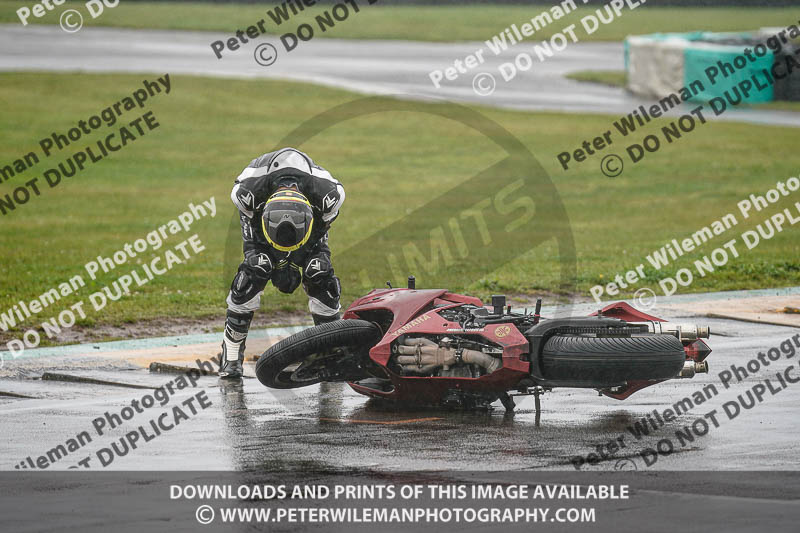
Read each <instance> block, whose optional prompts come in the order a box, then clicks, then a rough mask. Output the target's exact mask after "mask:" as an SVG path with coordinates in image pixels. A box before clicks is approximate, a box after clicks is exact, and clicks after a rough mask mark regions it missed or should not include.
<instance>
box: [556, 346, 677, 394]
mask: <svg viewBox="0 0 800 533" xmlns="http://www.w3.org/2000/svg"><path fill="white" fill-rule="evenodd" d="M685 361H686V354H685V352H684V351H683V345H682V344H681V341H679V340H678V339H677V337H674V336H672V335H646V336H641V337H580V336H561V335H556V336H554V337H552V338H550V339H549V340H548V341H547V343H545V346H544V349H543V350H542V373H543V375H544V377H545V378H547V379H550V380H564V381H591V382H595V383H597V385H598V386H602V385H604V384H617V383H621V382H625V381H634V380H664V379H670V378H674V377H675V376H676V375H677V374H678V373H679V372H680V371H681V368H683V364H684V362H685Z"/></svg>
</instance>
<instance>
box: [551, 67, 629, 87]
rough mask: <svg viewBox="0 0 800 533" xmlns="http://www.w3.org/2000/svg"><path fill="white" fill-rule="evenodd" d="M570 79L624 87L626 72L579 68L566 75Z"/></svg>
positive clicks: (626, 79) (626, 80) (626, 81)
mask: <svg viewBox="0 0 800 533" xmlns="http://www.w3.org/2000/svg"><path fill="white" fill-rule="evenodd" d="M566 77H567V78H569V79H571V80H576V81H584V82H589V83H599V84H601V85H609V86H611V87H625V85H626V84H627V83H628V74H627V73H626V72H625V71H624V70H579V71H577V72H570V73H569V74H567V76H566Z"/></svg>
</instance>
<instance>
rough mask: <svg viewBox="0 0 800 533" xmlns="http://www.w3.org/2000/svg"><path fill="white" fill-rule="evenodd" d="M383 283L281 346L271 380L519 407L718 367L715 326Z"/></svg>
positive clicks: (610, 392) (415, 401)
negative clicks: (551, 308)
mask: <svg viewBox="0 0 800 533" xmlns="http://www.w3.org/2000/svg"><path fill="white" fill-rule="evenodd" d="M413 280H414V278H413V277H410V278H409V285H408V288H388V289H375V290H373V291H371V292H369V293H368V294H367V295H366V296H363V297H362V298H359V299H358V300H356V301H354V302H353V303H352V304H351V305H350V307H348V308H347V310H346V312H345V313H344V315H343V317H342V320H338V321H335V322H330V323H327V324H321V325H319V326H315V327H312V328H308V329H306V330H303V331H301V332H299V333H296V334H294V335H292V336H290V337H287V338H285V339H283V340H281V341H280V342H278V343H276V344H275V345H273V346H272V347H270V348H269V349H268V350H267V351H265V352H264V353H263V354H262V355H261V357H260V358H259V359H258V362H257V363H256V375H257V376H258V379H259V380H260V381H261V383H263V384H264V385H266V386H267V387H271V388H276V389H292V388H296V387H305V386H309V385H313V384H316V383H320V382H348V383H349V385H350V387H352V388H353V389H354V390H355V391H356V392H359V393H361V394H364V395H366V396H369V397H372V398H379V399H383V400H389V401H394V402H397V403H398V404H400V405H409V406H411V405H417V406H437V407H450V408H461V409H476V408H490V404H491V403H493V402H495V401H497V400H498V399H499V400H500V401H501V402H502V404H503V406H504V407H505V409H506V410H507V411H512V410H513V409H514V405H515V404H514V401H513V398H512V396H516V395H527V394H533V395H535V396H536V411H537V414H538V412H539V395H540V393H542V392H544V391H550V390H552V389H554V388H559V387H572V388H588V389H596V390H598V391H599V392H600V393H602V394H604V395H606V396H609V397H611V398H615V399H618V400H624V399H626V398H628V397H629V396H630V395H631V394H633V393H634V392H636V391H639V390H641V389H643V388H645V387H649V386H651V385H654V384H656V383H659V382H661V381H665V380H669V379H675V378H691V377H693V376H694V375H695V374H697V373H705V372H708V364H707V362H706V361H705V359H706V357H707V356H708V354H709V353H711V349H710V348H709V347H708V345H707V344H706V343H705V342H704V341H703V340H702V339H704V338H708V336H709V329H708V328H707V327H698V326H694V325H679V324H672V323H669V322H665V321H663V320H662V319H660V318H657V317H654V316H650V315H648V314H645V313H642V312H640V311H638V310H636V309H634V308H633V307H631V306H629V305H628V304H626V303H624V302H620V303H615V304H611V305H608V306H606V307H605V308H603V309H602V310H600V311H598V312H596V313H594V314H593V315H590V316H587V317H580V318H554V319H542V318H541V317H540V315H539V312H540V309H541V300H539V301H538V302H537V305H536V310H535V312H533V313H532V314H528V313H527V312H526V313H513V312H511V306H506V301H505V297H504V296H493V297H492V304H491V306H488V307H485V306H484V305H483V303H482V302H481V301H480V300H479V299H477V298H474V297H471V296H464V295H461V294H455V293H451V292H448V291H447V290H444V289H426V290H418V289H416V288H415V284H414V281H413Z"/></svg>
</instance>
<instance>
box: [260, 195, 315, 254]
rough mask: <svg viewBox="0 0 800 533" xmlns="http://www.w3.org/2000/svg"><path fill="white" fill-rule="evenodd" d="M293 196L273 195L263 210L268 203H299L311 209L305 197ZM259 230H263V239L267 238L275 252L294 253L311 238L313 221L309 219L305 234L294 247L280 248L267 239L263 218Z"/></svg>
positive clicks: (267, 234)
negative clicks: (309, 222)
mask: <svg viewBox="0 0 800 533" xmlns="http://www.w3.org/2000/svg"><path fill="white" fill-rule="evenodd" d="M299 196H300V195H298V196H295V195H294V194H292V193H288V194H274V195H272V197H271V198H270V199H269V200H267V203H266V204H264V209H266V206H267V205H269V203H270V202H299V203H301V204H305V205H307V206H308V207H311V204H310V203H309V202H308V200H306V199H305V197H299ZM261 228H262V229H263V230H264V237H266V238H267V242H268V243H269V244H270V245H271V246H272V247H273V248H275V249H276V250H280V251H281V252H294V251H295V250H297V249H299V248H301V247H302V246H303V245H304V244H305V243H306V242H308V239H309V237H311V230H312V229H313V228H314V219H313V218H312V219H311V224H309V225H308V229H307V230H306V234H305V235H303V238H302V239H301V240H300V242H298V243H297V244H295V245H294V246H281V245H280V244H278V243H276V242H274V241H273V240H272V239H270V238H269V232H268V231H267V226H266V224H265V223H264V217H261Z"/></svg>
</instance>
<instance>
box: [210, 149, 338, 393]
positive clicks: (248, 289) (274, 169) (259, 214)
mask: <svg viewBox="0 0 800 533" xmlns="http://www.w3.org/2000/svg"><path fill="white" fill-rule="evenodd" d="M344 198H345V194H344V188H343V187H342V184H341V183H339V182H338V181H337V180H336V179H334V178H333V176H331V174H330V172H328V171H327V170H325V169H324V168H322V167H320V166H319V165H316V164H315V163H314V161H313V160H312V159H311V158H310V157H308V156H307V155H306V154H304V153H303V152H301V151H299V150H296V149H294V148H284V149H281V150H278V151H275V152H270V153H267V154H264V155H262V156H261V157H258V158H256V159H254V160H253V161H252V162H251V163H250V164H249V165H247V167H246V168H245V169H244V170H243V171H242V173H241V174H240V175H239V177H238V178H236V181H235V184H234V186H233V190H232V191H231V200H233V203H234V204H235V205H236V207H237V208H238V209H239V219H240V222H241V226H242V239H243V241H244V247H243V248H244V261H242V264H241V265H239V270H238V272H237V273H236V276H235V277H234V279H233V283H232V284H231V289H230V292H229V293H228V298H227V304H228V311H227V315H226V320H225V333H224V337H223V342H222V358H221V361H220V372H219V373H220V376H221V377H225V378H240V377H241V376H242V361H243V359H244V350H245V339H246V337H247V332H248V330H249V329H250V321H251V320H252V318H253V313H254V311H256V310H257V309H258V308H259V305H260V303H261V293H262V292H263V290H264V287H265V286H266V284H267V282H269V281H272V284H273V285H274V286H275V287H276V288H277V289H278V290H279V291H281V292H284V293H287V294H288V293H292V292H294V290H295V289H297V287H298V286H299V285H300V283H301V282H302V284H303V289H304V290H305V292H306V294H307V295H308V308H309V310H310V311H311V316H312V317H313V319H314V324H321V323H324V322H331V321H334V320H338V319H339V310H340V306H339V295H340V292H341V286H340V284H339V278H337V277H336V276H335V275H334V272H333V265H332V264H331V252H330V249H329V248H328V229H329V228H330V226H331V224H332V223H333V221H334V220H335V219H336V217H337V216H338V214H339V208H340V207H341V206H342V203H343V202H344Z"/></svg>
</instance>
